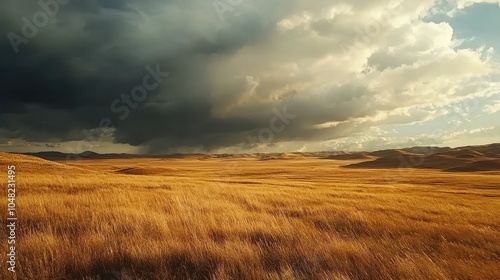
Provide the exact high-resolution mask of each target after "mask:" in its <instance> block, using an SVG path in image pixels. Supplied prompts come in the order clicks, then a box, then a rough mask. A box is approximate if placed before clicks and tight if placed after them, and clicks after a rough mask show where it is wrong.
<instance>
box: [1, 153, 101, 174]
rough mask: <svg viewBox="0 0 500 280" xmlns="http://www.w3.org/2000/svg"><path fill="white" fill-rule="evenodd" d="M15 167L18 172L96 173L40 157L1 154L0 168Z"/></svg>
mask: <svg viewBox="0 0 500 280" xmlns="http://www.w3.org/2000/svg"><path fill="white" fill-rule="evenodd" d="M7 165H15V166H16V171H17V172H27V173H44V174H62V173H63V172H67V171H70V172H71V174H76V173H94V171H90V170H86V169H82V168H78V167H74V166H70V165H66V164H61V163H57V162H54V161H50V160H45V159H42V158H39V157H34V156H29V155H21V154H11V153H2V152H0V166H7Z"/></svg>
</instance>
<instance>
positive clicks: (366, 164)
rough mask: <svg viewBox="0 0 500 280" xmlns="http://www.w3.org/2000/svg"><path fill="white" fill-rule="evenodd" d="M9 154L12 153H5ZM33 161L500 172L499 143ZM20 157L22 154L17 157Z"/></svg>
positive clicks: (51, 156) (53, 156) (87, 155)
mask: <svg viewBox="0 0 500 280" xmlns="http://www.w3.org/2000/svg"><path fill="white" fill-rule="evenodd" d="M8 155H12V154H8ZM24 155H28V156H33V157H37V158H42V159H47V160H52V161H62V160H76V159H117V158H120V159H127V158H128V159H133V158H158V159H172V158H196V159H198V160H211V159H250V160H266V161H267V160H289V159H298V158H319V159H325V160H346V161H352V160H359V161H361V160H364V161H361V162H359V161H358V162H356V163H353V164H349V165H346V166H344V167H347V168H372V169H373V168H427V169H441V170H446V171H453V172H470V171H500V168H499V165H500V144H489V145H479V146H465V147H458V148H449V147H411V148H403V149H387V150H380V151H374V152H338V151H330V152H328V151H326V152H305V153H301V152H294V153H266V154H264V153H248V154H173V155H133V154H98V153H95V152H90V151H87V152H83V153H81V154H65V153H60V152H41V153H27V154H24ZM19 156H22V155H19ZM127 172H132V173H142V172H143V171H141V170H124V171H123V173H127Z"/></svg>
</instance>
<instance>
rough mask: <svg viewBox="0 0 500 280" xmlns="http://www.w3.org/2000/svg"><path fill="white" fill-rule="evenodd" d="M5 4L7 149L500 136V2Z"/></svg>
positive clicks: (256, 146)
mask: <svg viewBox="0 0 500 280" xmlns="http://www.w3.org/2000/svg"><path fill="white" fill-rule="evenodd" d="M0 3H1V5H2V9H1V10H0V33H1V34H2V37H1V39H0V85H1V87H0V151H16V152H19V151H23V152H28V151H44V150H45V151H46V150H57V151H62V152H68V153H80V152H83V151H86V150H92V151H95V152H100V153H106V152H107V153H111V152H128V153H174V152H184V153H189V152H250V151H252V152H254V151H258V152H272V151H318V150H374V149H383V148H394V147H405V146H416V145H438V146H452V147H454V146H461V145H469V144H485V143H492V142H499V140H498V139H500V122H499V120H500V67H499V65H500V55H499V52H500V34H499V33H498V30H500V20H499V18H500V0H498V1H497V0H485V1H481V0H473V1H465V0H442V1H432V0H420V1H415V0H410V1H406V0H396V1H394V0H349V1H347V0H346V1H336V0H315V1H304V0H286V1H285V0H273V1H269V0H252V1H250V0H231V1H229V0H222V1H212V0H149V1H132V0H87V1H77V0H41V1H40V2H37V1H24V0H23V1H19V0H0Z"/></svg>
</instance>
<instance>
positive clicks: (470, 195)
mask: <svg viewBox="0 0 500 280" xmlns="http://www.w3.org/2000/svg"><path fill="white" fill-rule="evenodd" d="M355 162H359V160H358V161H356V160H350V161H349V160H348V161H345V160H344V161H339V160H325V159H315V158H291V159H281V160H257V159H254V158H235V159H216V158H213V159H200V158H181V159H112V160H104V159H101V160H82V161H75V162H72V163H71V162H70V163H71V164H70V165H67V162H61V163H54V162H49V161H44V160H41V159H35V158H31V157H27V156H18V155H10V154H5V153H3V154H2V153H0V166H1V168H2V170H3V171H2V172H4V173H5V174H6V170H7V169H6V165H7V164H16V166H17V171H18V173H17V181H18V187H17V188H18V191H17V203H18V206H17V207H18V216H19V220H18V224H19V229H18V237H17V238H18V247H19V249H18V254H19V259H18V267H17V269H18V272H17V274H16V275H17V279H23V280H24V279H27V280H29V279H37V280H39V279H61V280H62V279H105V276H104V275H105V273H106V272H107V271H111V270H116V271H120V273H121V274H122V279H162V280H163V279H209V280H216V279H217V280H219V279H220V280H229V279H258V280H261V279H262V280H267V279H269V280H270V279H276V280H278V279H287V280H288V279H319V280H321V279H343V280H344V279H498V277H499V275H500V217H499V210H500V199H499V198H500V187H499V183H500V176H499V175H498V173H494V172H492V173H452V172H442V171H436V170H421V169H419V170H416V169H406V170H397V169H392V170H391V169H374V170H370V169H347V168H342V167H341V165H345V164H348V163H355ZM1 176H2V177H1V178H2V179H1V180H0V182H1V183H2V186H3V185H5V182H6V175H5V176H4V175H1ZM4 197H5V195H4ZM6 208H7V200H6V199H1V200H0V209H6ZM0 217H1V219H2V220H3V221H5V220H6V211H3V210H2V211H0ZM2 234H3V235H4V236H2V240H6V236H5V232H4V231H2ZM4 237H5V238H4ZM2 242H4V241H2ZM3 244H4V245H2V247H1V248H6V246H7V245H6V242H4V243H3ZM0 261H1V263H2V269H1V271H0V279H12V278H13V277H12V275H11V274H10V273H9V272H8V271H7V269H6V267H5V262H6V256H5V253H4V252H2V254H1V257H0Z"/></svg>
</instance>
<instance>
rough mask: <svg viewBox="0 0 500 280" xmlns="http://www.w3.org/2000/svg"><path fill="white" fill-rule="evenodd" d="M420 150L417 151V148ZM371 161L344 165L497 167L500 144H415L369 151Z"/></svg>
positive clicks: (449, 168) (469, 169)
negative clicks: (427, 147) (371, 157)
mask: <svg viewBox="0 0 500 280" xmlns="http://www.w3.org/2000/svg"><path fill="white" fill-rule="evenodd" d="M419 150H420V152H419ZM369 155H371V156H375V157H376V159H374V160H372V161H364V162H360V163H354V164H350V165H347V166H345V167H348V168H425V169H441V170H445V171H453V172H473V171H500V144H490V145H482V146H467V147H458V148H454V149H452V148H435V149H434V148H432V149H426V148H424V149H420V148H419V147H415V148H410V149H400V150H396V149H394V150H384V151H377V152H373V153H369Z"/></svg>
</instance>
